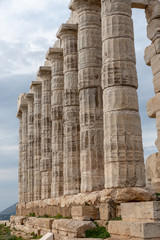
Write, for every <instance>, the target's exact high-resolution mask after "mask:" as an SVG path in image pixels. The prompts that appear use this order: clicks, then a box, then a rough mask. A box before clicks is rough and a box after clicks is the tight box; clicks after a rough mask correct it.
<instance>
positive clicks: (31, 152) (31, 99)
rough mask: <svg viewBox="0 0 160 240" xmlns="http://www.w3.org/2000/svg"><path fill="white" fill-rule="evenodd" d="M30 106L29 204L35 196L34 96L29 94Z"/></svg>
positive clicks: (27, 99)
mask: <svg viewBox="0 0 160 240" xmlns="http://www.w3.org/2000/svg"><path fill="white" fill-rule="evenodd" d="M25 99H26V101H27V104H28V161H27V172H28V176H27V177H28V190H27V192H28V202H31V201H33V199H34V198H33V196H34V191H33V190H34V175H33V156H34V106H33V101H34V94H33V93H30V92H29V93H28V94H26V96H25Z"/></svg>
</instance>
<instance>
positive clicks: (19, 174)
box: [17, 113, 23, 203]
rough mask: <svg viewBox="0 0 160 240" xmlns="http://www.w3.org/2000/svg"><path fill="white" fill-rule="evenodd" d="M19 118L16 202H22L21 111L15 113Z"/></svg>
mask: <svg viewBox="0 0 160 240" xmlns="http://www.w3.org/2000/svg"><path fill="white" fill-rule="evenodd" d="M17 118H18V119H19V165H18V203H23V194H22V188H23V172H22V161H23V159H22V113H19V114H18V115H17Z"/></svg>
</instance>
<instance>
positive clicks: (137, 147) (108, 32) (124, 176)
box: [101, 0, 145, 188]
mask: <svg viewBox="0 0 160 240" xmlns="http://www.w3.org/2000/svg"><path fill="white" fill-rule="evenodd" d="M101 2H102V42H103V45H102V53H103V54H102V57H103V67H102V87H103V121H104V172H105V188H123V187H143V186H145V174H144V157H143V146H142V131H141V121H140V115H139V107H138V97H137V91H136V89H137V87H138V84H137V73H136V66H135V64H136V59H135V49H134V34H133V22H132V19H131V13H132V12H131V0H125V1H119V0H102V1H101Z"/></svg>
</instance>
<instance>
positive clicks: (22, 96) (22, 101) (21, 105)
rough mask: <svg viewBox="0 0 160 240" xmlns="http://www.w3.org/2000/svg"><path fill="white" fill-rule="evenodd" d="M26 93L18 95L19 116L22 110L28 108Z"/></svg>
mask: <svg viewBox="0 0 160 240" xmlns="http://www.w3.org/2000/svg"><path fill="white" fill-rule="evenodd" d="M25 96H26V93H21V94H20V95H19V97H18V102H17V116H18V115H19V114H20V112H23V111H25V110H27V107H28V104H27V101H26V99H25Z"/></svg>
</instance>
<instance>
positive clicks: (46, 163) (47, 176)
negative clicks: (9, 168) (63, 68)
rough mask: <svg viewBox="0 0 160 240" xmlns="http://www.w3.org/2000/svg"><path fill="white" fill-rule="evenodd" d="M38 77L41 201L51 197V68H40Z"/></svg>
mask: <svg viewBox="0 0 160 240" xmlns="http://www.w3.org/2000/svg"><path fill="white" fill-rule="evenodd" d="M37 75H38V77H40V78H41V80H42V105H41V111H42V112H41V160H40V171H41V179H42V181H41V199H46V198H50V197H51V182H52V178H51V169H52V152H51V138H52V135H51V67H40V68H39V71H38V74H37Z"/></svg>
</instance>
